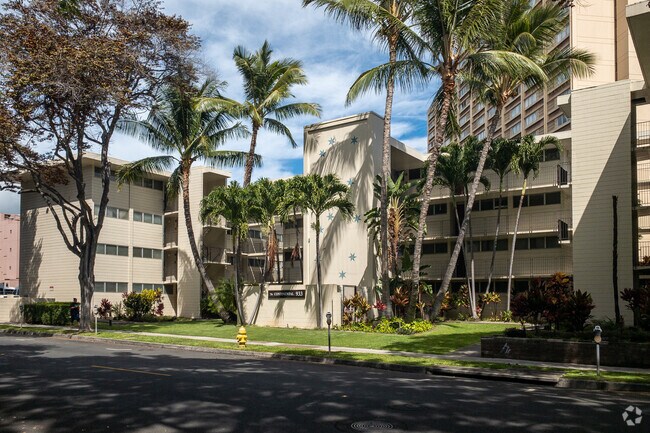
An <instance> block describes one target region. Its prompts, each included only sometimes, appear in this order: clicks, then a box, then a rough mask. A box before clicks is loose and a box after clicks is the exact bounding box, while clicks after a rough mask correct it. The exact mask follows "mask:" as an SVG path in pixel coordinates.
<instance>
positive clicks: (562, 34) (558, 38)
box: [555, 24, 569, 44]
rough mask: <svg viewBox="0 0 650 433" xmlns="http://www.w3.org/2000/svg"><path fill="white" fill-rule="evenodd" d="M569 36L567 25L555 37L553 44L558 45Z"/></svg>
mask: <svg viewBox="0 0 650 433" xmlns="http://www.w3.org/2000/svg"><path fill="white" fill-rule="evenodd" d="M568 36H569V25H568V24H567V25H566V26H564V28H563V29H562V30H561V31H560V32H559V33H558V34H557V35H555V43H556V44H559V43H560V42H562V41H563V40H565V39H566V38H567V37H568Z"/></svg>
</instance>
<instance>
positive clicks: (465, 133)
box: [460, 129, 469, 140]
mask: <svg viewBox="0 0 650 433" xmlns="http://www.w3.org/2000/svg"><path fill="white" fill-rule="evenodd" d="M468 135H469V129H464V130H463V132H461V133H460V139H461V140H464V139H465V138H467V136H468Z"/></svg>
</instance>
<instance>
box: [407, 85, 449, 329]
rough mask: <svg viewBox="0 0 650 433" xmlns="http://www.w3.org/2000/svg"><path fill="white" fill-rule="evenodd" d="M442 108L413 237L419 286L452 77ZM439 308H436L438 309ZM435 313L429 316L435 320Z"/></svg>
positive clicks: (414, 261)
mask: <svg viewBox="0 0 650 433" xmlns="http://www.w3.org/2000/svg"><path fill="white" fill-rule="evenodd" d="M442 86H443V94H442V98H443V100H442V108H441V113H440V118H439V121H438V130H437V131H436V139H435V142H434V145H433V147H432V148H431V149H430V150H429V156H428V158H427V162H428V164H429V165H428V167H427V178H426V180H425V183H424V187H423V188H422V192H421V193H420V203H421V207H420V217H419V219H418V231H417V234H416V237H415V247H414V249H413V280H414V285H415V286H416V287H420V262H421V258H422V241H423V240H424V232H425V230H426V227H427V210H428V209H429V198H430V197H431V190H432V188H433V178H434V176H435V173H436V164H437V162H438V156H440V148H441V147H442V143H443V142H444V136H445V132H444V131H445V129H446V128H447V117H448V116H449V107H450V105H451V96H452V94H453V92H454V91H455V88H456V81H455V78H453V77H446V78H445V79H444V80H443V83H442ZM439 310H440V309H438V311H439ZM437 315H438V314H437V313H435V314H433V315H432V316H431V319H432V320H435V318H436V317H437Z"/></svg>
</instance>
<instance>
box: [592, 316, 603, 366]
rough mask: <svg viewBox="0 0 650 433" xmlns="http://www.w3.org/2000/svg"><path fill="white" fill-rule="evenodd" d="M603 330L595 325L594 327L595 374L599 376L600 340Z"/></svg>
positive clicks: (601, 339)
mask: <svg viewBox="0 0 650 433" xmlns="http://www.w3.org/2000/svg"><path fill="white" fill-rule="evenodd" d="M602 333H603V330H602V328H601V327H600V326H598V325H596V327H595V328H594V342H595V343H596V376H600V342H601V341H603V337H602V335H601V334H602Z"/></svg>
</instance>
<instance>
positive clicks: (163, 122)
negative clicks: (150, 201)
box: [117, 79, 260, 320]
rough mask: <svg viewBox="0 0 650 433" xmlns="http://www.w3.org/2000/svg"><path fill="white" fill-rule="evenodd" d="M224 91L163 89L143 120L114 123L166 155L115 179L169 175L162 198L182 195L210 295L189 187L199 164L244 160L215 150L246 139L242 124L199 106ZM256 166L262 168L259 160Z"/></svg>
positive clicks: (210, 83)
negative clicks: (193, 171) (204, 99)
mask: <svg viewBox="0 0 650 433" xmlns="http://www.w3.org/2000/svg"><path fill="white" fill-rule="evenodd" d="M223 85H224V83H222V82H219V81H217V80H214V79H207V80H205V81H204V82H203V84H202V85H201V86H200V87H196V86H194V85H191V84H189V83H181V84H178V85H169V86H166V87H164V88H163V90H162V91H161V92H160V94H159V95H158V97H157V98H156V104H155V105H154V107H153V108H152V109H151V111H150V112H149V115H148V117H147V119H146V120H139V119H137V118H131V119H124V120H122V121H120V122H119V123H118V128H119V130H120V131H121V132H123V133H125V134H128V135H131V136H134V137H137V138H138V139H139V140H141V141H143V142H145V143H147V144H149V145H150V146H151V147H152V148H154V149H155V150H157V151H160V152H163V153H165V154H166V155H161V156H152V157H148V158H143V159H141V160H139V161H135V162H132V163H129V164H125V165H124V166H122V168H121V169H120V170H119V171H118V173H117V179H118V182H119V184H123V183H125V182H133V181H135V180H138V179H142V178H143V177H145V176H147V175H151V174H153V173H159V172H160V171H163V170H169V171H172V174H171V176H170V177H169V180H168V182H167V186H166V191H165V192H166V194H167V197H170V198H171V197H175V196H177V195H178V193H179V191H181V193H182V199H183V215H184V217H185V228H186V230H187V237H188V239H189V243H190V249H191V251H192V256H193V258H194V263H195V264H196V267H197V269H198V271H199V274H200V275H201V279H202V280H203V284H204V285H205V287H206V288H207V290H208V292H213V291H214V285H213V283H212V281H211V280H210V277H209V276H208V273H207V270H206V267H205V263H204V262H203V258H202V256H201V254H200V253H199V248H198V245H197V242H196V236H195V234H194V227H193V224H192V213H191V203H190V185H189V184H190V175H191V169H192V164H194V163H195V162H196V161H202V162H204V163H206V164H208V165H210V166H228V167H233V166H241V165H243V163H244V161H245V159H246V153H244V152H236V151H228V150H218V148H219V147H220V146H222V145H223V144H224V143H225V142H226V141H227V140H228V139H231V138H236V137H241V136H244V135H245V133H246V131H245V129H244V128H243V127H242V126H241V125H240V124H234V125H232V124H231V121H232V116H231V115H230V114H229V113H227V112H225V111H223V110H222V109H218V108H214V107H212V108H211V107H200V106H199V105H200V104H199V102H200V100H201V99H202V98H214V97H219V96H220V90H221V88H222V87H223ZM256 162H257V163H259V162H260V159H259V157H258V158H256ZM227 317H228V316H227V314H226V311H225V310H222V318H223V319H224V320H226V319H227Z"/></svg>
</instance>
